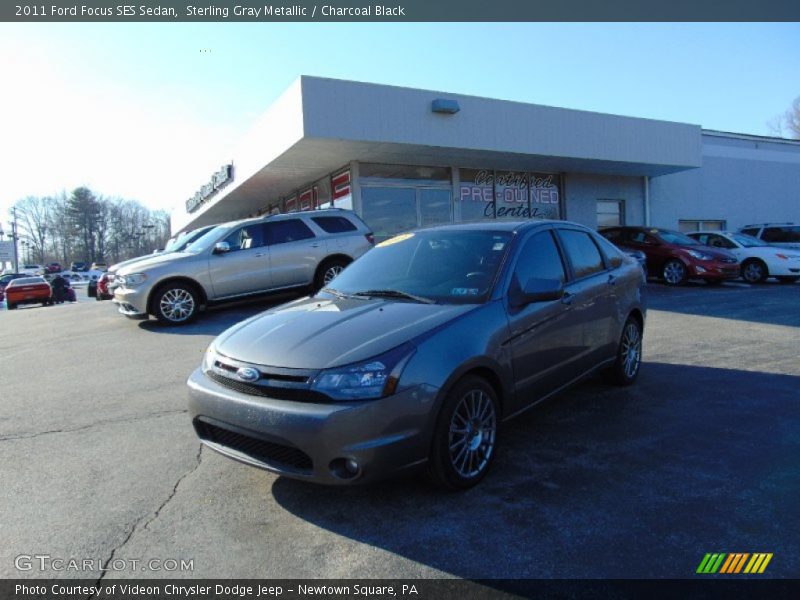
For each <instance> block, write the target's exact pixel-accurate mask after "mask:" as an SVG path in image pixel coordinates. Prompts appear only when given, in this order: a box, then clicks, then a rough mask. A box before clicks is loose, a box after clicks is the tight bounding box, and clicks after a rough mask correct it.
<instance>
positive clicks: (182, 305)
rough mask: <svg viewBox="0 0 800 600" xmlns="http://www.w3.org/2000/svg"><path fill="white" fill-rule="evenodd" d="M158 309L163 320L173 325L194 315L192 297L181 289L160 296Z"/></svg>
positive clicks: (171, 290) (174, 289)
mask: <svg viewBox="0 0 800 600" xmlns="http://www.w3.org/2000/svg"><path fill="white" fill-rule="evenodd" d="M159 309H160V310H161V314H162V315H164V318H165V319H167V320H169V321H172V322H173V323H181V322H183V321H186V320H187V319H189V318H190V317H191V316H192V315H193V314H194V309H195V303H194V296H192V294H191V293H190V292H189V291H188V290H185V289H183V288H173V289H170V290H167V291H166V292H164V294H163V295H162V296H161V300H160V301H159Z"/></svg>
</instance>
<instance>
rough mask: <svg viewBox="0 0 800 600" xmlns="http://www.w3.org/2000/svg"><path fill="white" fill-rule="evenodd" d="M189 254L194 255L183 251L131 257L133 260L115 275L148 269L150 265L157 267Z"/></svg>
mask: <svg viewBox="0 0 800 600" xmlns="http://www.w3.org/2000/svg"><path fill="white" fill-rule="evenodd" d="M191 256H194V254H186V253H185V252H169V253H167V254H157V255H151V256H147V257H142V258H139V259H131V260H133V262H131V263H130V264H127V265H126V266H124V267H122V268H121V269H120V270H119V271H117V275H128V274H129V273H138V272H139V271H143V270H146V269H149V268H150V267H157V266H158V265H160V264H163V263H169V262H174V261H178V260H183V259H185V258H189V257H191Z"/></svg>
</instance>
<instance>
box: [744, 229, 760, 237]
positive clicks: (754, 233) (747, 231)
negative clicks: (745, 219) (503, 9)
mask: <svg viewBox="0 0 800 600" xmlns="http://www.w3.org/2000/svg"><path fill="white" fill-rule="evenodd" d="M742 233H743V234H745V235H752V236H753V237H758V227H749V228H747V229H742Z"/></svg>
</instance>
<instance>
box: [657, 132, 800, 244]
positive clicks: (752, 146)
mask: <svg viewBox="0 0 800 600" xmlns="http://www.w3.org/2000/svg"><path fill="white" fill-rule="evenodd" d="M650 207H651V224H652V225H654V226H658V227H668V228H670V229H678V221H679V220H724V221H725V222H726V226H727V227H728V228H729V229H737V228H739V227H742V226H743V225H747V224H749V223H763V222H769V221H776V222H785V221H793V222H795V223H798V222H800V142H790V141H776V140H768V139H765V138H757V137H753V136H736V135H730V136H720V135H719V134H716V133H710V132H708V133H704V134H703V166H702V167H701V168H699V169H693V170H691V171H684V172H681V173H675V174H672V175H663V176H660V177H653V178H652V179H651V182H650Z"/></svg>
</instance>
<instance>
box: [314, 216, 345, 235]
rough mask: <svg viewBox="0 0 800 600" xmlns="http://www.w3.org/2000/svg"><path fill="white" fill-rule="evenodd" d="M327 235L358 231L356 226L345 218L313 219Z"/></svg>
mask: <svg viewBox="0 0 800 600" xmlns="http://www.w3.org/2000/svg"><path fill="white" fill-rule="evenodd" d="M311 220H312V221H314V223H316V224H317V225H319V226H320V228H321V229H322V230H323V231H324V232H326V233H344V232H346V231H356V226H355V225H354V224H353V223H351V222H350V221H349V220H347V219H345V218H344V217H311Z"/></svg>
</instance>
